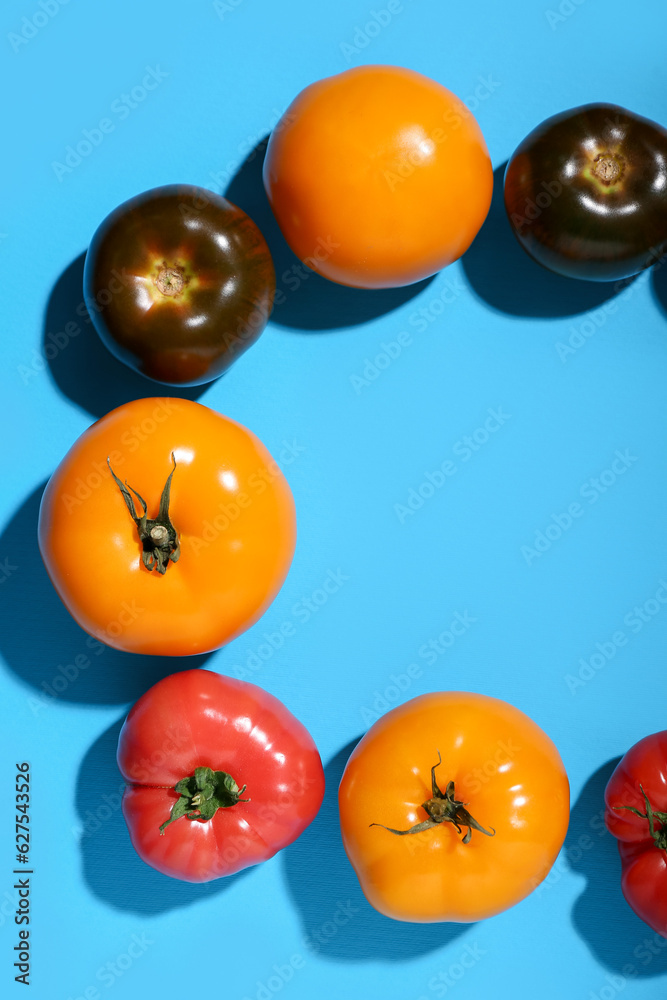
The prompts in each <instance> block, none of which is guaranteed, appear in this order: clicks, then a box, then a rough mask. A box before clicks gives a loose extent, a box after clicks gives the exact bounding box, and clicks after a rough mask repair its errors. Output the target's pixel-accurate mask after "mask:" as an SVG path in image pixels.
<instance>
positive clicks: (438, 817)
mask: <svg viewBox="0 0 667 1000" xmlns="http://www.w3.org/2000/svg"><path fill="white" fill-rule="evenodd" d="M440 764H442V757H441V756H440V751H439V750H438V763H437V764H434V765H433V767H432V768H431V791H432V798H430V799H427V801H426V802H422V806H421V807H422V809H423V810H424V811H425V812H426V814H427V816H428V819H425V820H423V821H422V822H421V823H415V825H414V826H411V827H410V829H409V830H394V829H392V827H390V826H385V825H384V823H370V824H369V825H370V826H379V827H382V829H383V830H388V831H389V833H395V834H396V835H397V836H399V837H404V836H405V835H406V834H408V833H421V832H422V830H429V829H430V828H431V827H432V826H438V825H439V824H440V823H452V824H453V825H454V826H455V827H456V830H457V832H458V833H463V829H462V828H463V827H467V828H468V829H467V832H466V834H465V836H464V837H463V841H462V843H464V844H468V843H470V839H471V837H472V831H473V830H479V832H480V833H483V834H484V835H485V836H486V837H493V836H495V832H496V831H495V830H494V829H493V827H491V830H485V829H484V827H483V826H480V825H479V823H478V822H477V820H476V819H475V818H474V817H473V816H471V815H470V813H469V812H468V810H467V809H466V805H467V803H466V802H459V801H458V799H456V798H455V797H454V782H453V781H450V782H448V784H447V788H446V789H445V792H444V793H443V792H442V791H441V790H440V788H439V787H438V783H437V781H436V779H435V769H436V767H438V766H439V765H440Z"/></svg>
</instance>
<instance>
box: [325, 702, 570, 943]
mask: <svg viewBox="0 0 667 1000" xmlns="http://www.w3.org/2000/svg"><path fill="white" fill-rule="evenodd" d="M339 806H340V822H341V831H342V835H343V844H344V846H345V850H346V852H347V856H348V858H349V859H350V861H351V863H352V867H353V868H354V870H355V872H356V874H357V877H358V879H359V881H360V883H361V887H362V889H363V891H364V894H365V896H366V898H367V899H368V901H369V903H370V904H371V905H372V906H374V907H375V909H376V910H379V911H380V913H384V914H385V915H386V916H388V917H393V918H394V919H395V920H408V921H413V922H415V923H431V922H434V921H439V920H451V921H458V922H463V923H465V922H468V921H473V920H481V919H482V918H484V917H490V916H493V915H494V914H496V913H501V912H502V911H503V910H506V909H507V908H508V907H510V906H513V905H514V904H515V903H518V902H519V901H520V900H521V899H523V898H524V897H525V896H527V895H528V894H529V893H530V892H531V891H532V890H533V889H534V888H535V887H536V886H537V885H539V883H540V882H541V881H542V880H543V879H544V878H545V877H546V875H547V874H548V873H549V870H550V868H551V866H552V865H553V863H554V861H555V860H556V856H557V855H558V852H559V850H560V848H561V846H562V844H563V840H564V839H565V834H566V832H567V825H568V819H569V785H568V780H567V775H566V773H565V768H564V767H563V762H562V761H561V759H560V757H559V755H558V751H557V750H556V747H555V746H554V745H553V743H552V742H551V740H550V739H549V737H548V736H547V735H546V734H545V733H544V732H543V731H542V730H541V729H540V728H539V727H538V726H537V725H536V724H535V723H534V722H533V721H532V720H531V719H529V718H528V717H527V716H526V715H524V714H523V712H520V711H519V710H518V709H517V708H514V707H513V706H512V705H508V704H507V703H506V702H504V701H500V700H499V699H497V698H488V697H486V696H485V695H481V694H466V693H465V692H460V691H452V692H437V693H434V694H425V695H422V696H421V697H419V698H413V699H412V700H411V701H408V702H407V703H406V704H404V705H401V706H399V707H398V708H395V709H393V710H392V711H391V712H388V713H387V714H386V715H385V716H383V717H382V718H381V719H380V720H379V721H378V722H376V723H375V724H374V725H373V726H371V728H370V729H369V730H368V732H367V733H366V735H365V736H364V737H363V739H362V740H361V741H360V742H359V744H358V745H357V746H356V748H355V750H354V751H353V753H352V756H351V757H350V759H349V761H348V763H347V766H346V768H345V772H344V774H343V778H342V781H341V784H340V790H339Z"/></svg>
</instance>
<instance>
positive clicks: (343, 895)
mask: <svg viewBox="0 0 667 1000" xmlns="http://www.w3.org/2000/svg"><path fill="white" fill-rule="evenodd" d="M360 738H361V737H357V739H355V740H352V741H351V742H350V743H348V744H347V746H345V747H343V749H342V750H340V751H339V753H337V754H336V756H335V757H333V758H332V760H331V761H329V763H328V765H327V766H326V768H325V772H324V773H325V777H326V792H325V795H324V802H323V803H322V808H321V809H320V811H319V813H318V815H317V817H316V819H315V820H314V822H313V823H312V824H311V825H310V826H309V827H308V829H307V830H306V831H305V832H304V833H303V834H302V835H301V837H299V839H298V840H297V841H295V842H294V843H293V844H291V845H290V846H289V847H288V848H286V849H285V850H284V851H283V863H284V866H285V867H284V871H285V877H286V881H287V885H288V888H289V892H290V895H291V896H292V899H293V900H294V902H295V904H296V906H297V908H298V910H299V913H300V915H301V920H302V923H303V932H304V935H305V939H306V942H307V946H308V948H309V950H311V951H314V952H317V953H318V954H319V955H322V956H323V957H325V958H329V959H332V960H334V961H347V962H360V961H385V962H387V961H388V962H403V961H409V960H410V959H412V958H418V957H419V956H422V955H427V954H429V953H430V952H432V951H436V950H437V949H439V948H442V947H443V946H445V945H447V944H449V943H450V942H451V941H454V940H455V939H456V938H457V937H459V936H460V935H461V934H464V933H465V932H466V931H467V930H468V928H469V927H470V926H471V925H470V924H454V923H441V924H411V923H404V922H402V921H398V920H390V919H389V917H385V916H383V915H382V914H380V913H378V912H377V910H374V909H373V907H372V906H371V905H370V903H368V902H367V900H366V898H365V896H364V894H363V893H362V891H361V888H360V886H359V883H358V881H357V877H356V875H355V874H354V871H353V869H352V866H351V864H350V862H349V861H348V860H347V856H346V854H345V850H344V848H343V843H342V841H341V836H340V827H339V822H338V785H339V784H340V779H341V777H342V775H343V771H344V769H345V765H346V763H347V761H348V758H349V756H350V754H351V753H352V751H353V749H354V748H355V746H356V745H357V743H358V742H359V739H360Z"/></svg>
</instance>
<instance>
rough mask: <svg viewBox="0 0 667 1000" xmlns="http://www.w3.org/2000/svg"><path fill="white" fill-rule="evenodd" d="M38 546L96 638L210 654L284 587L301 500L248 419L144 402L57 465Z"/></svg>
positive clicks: (142, 649)
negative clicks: (242, 421)
mask: <svg viewBox="0 0 667 1000" xmlns="http://www.w3.org/2000/svg"><path fill="white" fill-rule="evenodd" d="M126 483H127V484H128V485H127V486H126ZM144 504H145V507H146V511H147V513H146V515H144ZM39 545H40V550H41V553H42V558H43V560H44V563H45V565H46V568H47V571H48V573H49V576H50V577H51V581H52V582H53V585H54V586H55V588H56V590H57V591H58V593H59V595H60V597H61V599H62V600H63V602H64V604H65V606H66V607H67V609H68V610H69V612H70V613H71V614H72V616H73V617H74V618H75V619H76V621H77V622H78V623H79V625H81V627H82V628H84V629H85V630H86V631H87V632H89V633H90V634H91V635H94V636H96V637H97V638H98V639H100V640H101V641H102V642H105V643H107V644H108V645H109V646H114V647H115V648H116V649H124V650H127V651H128V652H132V653H155V654H160V655H163V656H184V655H187V654H191V653H204V652H207V651H209V650H212V649H217V648H218V647H219V646H221V645H222V644H223V643H226V642H229V641H230V639H233V638H234V637H235V636H237V635H239V634H240V633H241V632H243V631H244V630H245V629H247V628H248V627H249V626H250V625H252V624H253V623H254V622H255V621H256V620H257V619H258V618H259V617H260V616H261V615H262V614H263V613H264V611H265V610H266V609H267V607H268V606H269V604H270V603H271V601H272V600H273V598H274V597H275V596H276V594H277V593H278V591H279V589H280V587H281V585H282V583H283V580H284V578H285V576H286V575H287V571H288V569H289V565H290V562H291V559H292V555H293V552H294V545H295V515H294V501H293V499H292V494H291V492H290V489H289V486H288V485H287V483H286V481H285V479H284V477H283V475H282V473H281V471H280V468H279V467H278V465H277V464H276V462H275V461H274V460H273V459H272V458H271V456H270V455H269V453H268V451H267V450H266V448H265V447H264V445H263V444H262V443H261V442H260V441H259V440H258V439H257V438H256V437H255V435H254V434H253V433H252V432H251V431H249V430H248V429H247V428H245V427H242V426H241V424H237V423H235V422H234V421H233V420H229V419H228V418H227V417H223V416H222V415H221V414H219V413H215V412H214V411H213V410H210V409H208V407H206V406H202V405H201V404H200V403H194V402H191V401H190V400H187V399H138V400H135V401H134V402H131V403H126V404H125V405H124V406H120V407H119V408H118V409H117V410H113V411H112V412H111V413H109V414H107V415H106V416H105V417H102V419H101V420H98V421H97V423H95V424H93V425H92V427H90V428H89V429H88V430H87V431H85V433H84V434H82V435H81V437H80V438H79V439H78V441H76V442H75V444H74V445H73V446H72V448H71V449H70V450H69V452H68V453H67V455H66V456H65V458H64V459H63V461H62V462H61V463H60V465H59V466H58V468H57V469H56V471H55V472H54V474H53V476H52V477H51V479H50V480H49V482H48V484H47V486H46V489H45V491H44V496H43V498H42V504H41V508H40V514H39Z"/></svg>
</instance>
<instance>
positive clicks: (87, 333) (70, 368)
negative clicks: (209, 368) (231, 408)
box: [42, 253, 208, 417]
mask: <svg viewBox="0 0 667 1000" xmlns="http://www.w3.org/2000/svg"><path fill="white" fill-rule="evenodd" d="M85 259H86V255H85V253H82V254H80V255H79V256H78V257H77V258H76V260H74V261H72V263H71V264H70V265H69V267H67V268H65V270H64V271H63V273H62V274H61V275H60V277H59V278H58V280H57V281H56V283H55V285H54V286H53V289H52V291H51V295H50V296H49V301H48V303H47V306H46V313H45V316H44V336H43V342H42V351H43V352H44V357H45V358H46V359H47V364H48V366H49V371H50V373H51V377H52V378H53V381H54V382H55V384H56V385H57V386H58V389H59V390H60V391H61V392H62V394H63V395H64V396H67V398H68V399H71V400H72V402H74V403H76V404H77V405H78V406H80V407H81V408H82V409H84V410H86V411H87V412H88V413H92V414H93V416H95V417H101V416H104V414H105V413H108V412H109V411H110V410H114V409H115V408H116V407H117V406H120V405H121V404H122V403H127V402H129V401H130V400H132V399H144V398H145V397H150V396H183V397H185V398H186V399H199V397H200V396H201V395H202V393H203V392H205V390H206V389H207V388H208V384H206V385H196V386H192V387H183V386H171V385H164V384H163V383H161V382H154V381H152V379H148V378H144V376H143V375H139V373H138V372H135V371H133V369H132V368H128V367H127V365H124V364H123V363H122V362H121V361H118V359H117V358H115V357H114V356H113V354H111V352H110V351H108V350H107V349H106V347H105V346H104V344H103V343H102V341H101V340H100V338H99V337H98V336H97V333H96V332H95V328H94V326H93V324H92V321H91V319H90V315H89V313H88V311H87V309H86V307H85V305H84V302H83V265H84V261H85ZM68 324H70V326H69V330H67V329H66V328H67V326H68ZM71 324H76V328H77V330H78V332H76V333H74V328H73V327H72V325H71ZM70 332H71V333H72V334H73V335H70Z"/></svg>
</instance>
